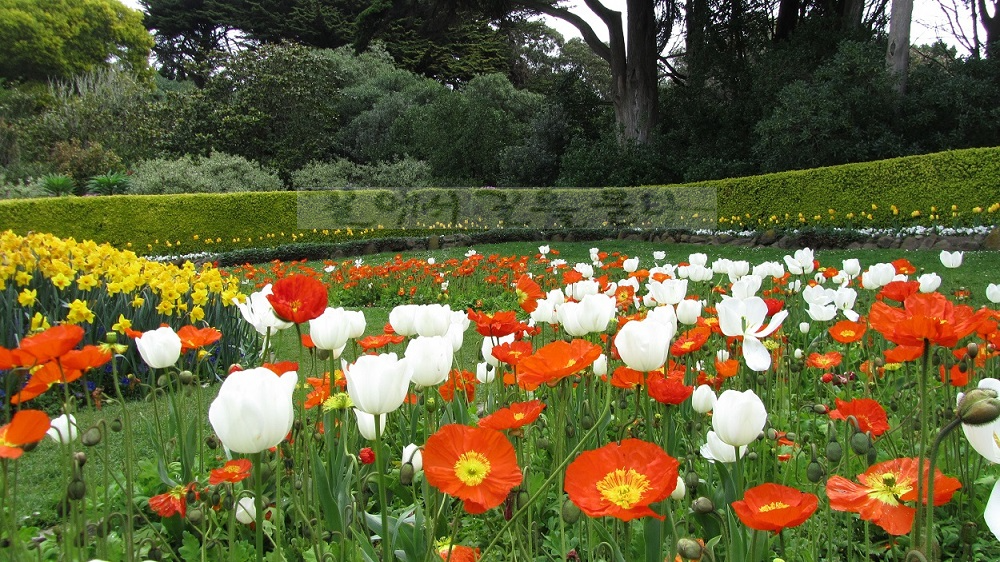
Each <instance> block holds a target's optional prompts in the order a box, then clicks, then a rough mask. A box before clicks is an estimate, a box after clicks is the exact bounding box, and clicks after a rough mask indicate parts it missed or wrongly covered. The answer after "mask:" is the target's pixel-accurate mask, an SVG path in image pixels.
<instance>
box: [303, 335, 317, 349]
mask: <svg viewBox="0 0 1000 562" xmlns="http://www.w3.org/2000/svg"><path fill="white" fill-rule="evenodd" d="M302 347H304V348H306V349H316V344H315V343H313V339H312V336H310V335H309V334H302Z"/></svg>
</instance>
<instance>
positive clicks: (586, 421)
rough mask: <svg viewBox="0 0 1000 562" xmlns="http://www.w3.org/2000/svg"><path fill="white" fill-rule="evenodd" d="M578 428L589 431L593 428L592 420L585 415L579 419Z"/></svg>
mask: <svg viewBox="0 0 1000 562" xmlns="http://www.w3.org/2000/svg"><path fill="white" fill-rule="evenodd" d="M580 427H582V428H583V429H585V430H589V429H590V428H592V427H594V418H592V417H590V416H587V415H585V416H583V417H582V418H580Z"/></svg>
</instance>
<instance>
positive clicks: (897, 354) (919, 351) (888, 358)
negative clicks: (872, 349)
mask: <svg viewBox="0 0 1000 562" xmlns="http://www.w3.org/2000/svg"><path fill="white" fill-rule="evenodd" d="M923 353H924V347H923V346H922V345H897V346H896V347H894V348H892V349H887V350H885V352H883V354H882V355H884V356H885V362H886V363H908V362H910V361H916V360H917V359H920V356H921V355H923Z"/></svg>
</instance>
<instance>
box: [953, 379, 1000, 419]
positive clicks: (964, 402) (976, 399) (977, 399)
mask: <svg viewBox="0 0 1000 562" xmlns="http://www.w3.org/2000/svg"><path fill="white" fill-rule="evenodd" d="M958 417H959V418H961V419H962V423H964V424H969V425H985V424H988V423H991V422H992V421H994V420H996V419H997V418H998V417H1000V399H998V398H997V393H996V392H995V391H993V390H990V389H986V388H974V389H972V390H970V391H969V392H966V393H965V395H964V396H962V399H961V400H960V401H959V402H958Z"/></svg>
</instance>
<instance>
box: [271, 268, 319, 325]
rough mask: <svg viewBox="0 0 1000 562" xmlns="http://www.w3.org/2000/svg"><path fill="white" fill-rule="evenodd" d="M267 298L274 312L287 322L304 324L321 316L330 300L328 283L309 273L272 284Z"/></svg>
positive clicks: (292, 276)
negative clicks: (310, 275) (327, 288)
mask: <svg viewBox="0 0 1000 562" xmlns="http://www.w3.org/2000/svg"><path fill="white" fill-rule="evenodd" d="M267 300H268V301H269V302H270V303H271V306H272V307H274V313H275V314H276V315H277V316H278V318H281V319H282V320H285V321H287V322H294V323H296V324H302V323H303V322H308V321H310V320H313V319H315V318H319V317H320V315H322V314H323V311H324V310H326V305H327V303H328V302H329V296H328V295H327V291H326V285H324V284H323V283H322V282H321V281H319V280H318V279H314V278H312V277H309V276H307V275H291V276H288V277H285V278H283V279H280V280H278V282H277V283H275V284H274V285H272V286H271V294H270V295H267Z"/></svg>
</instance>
